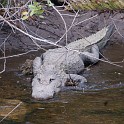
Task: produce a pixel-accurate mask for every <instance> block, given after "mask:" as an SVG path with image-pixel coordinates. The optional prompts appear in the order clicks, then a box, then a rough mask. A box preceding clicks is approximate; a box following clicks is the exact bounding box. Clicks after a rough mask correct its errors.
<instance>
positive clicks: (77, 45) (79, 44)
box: [67, 24, 115, 51]
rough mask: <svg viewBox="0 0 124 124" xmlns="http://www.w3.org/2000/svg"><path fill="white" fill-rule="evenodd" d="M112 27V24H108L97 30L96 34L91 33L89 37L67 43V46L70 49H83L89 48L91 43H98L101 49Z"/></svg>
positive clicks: (110, 33) (112, 29)
mask: <svg viewBox="0 0 124 124" xmlns="http://www.w3.org/2000/svg"><path fill="white" fill-rule="evenodd" d="M114 29H115V28H114V25H113V24H112V25H109V26H107V27H105V28H103V29H102V30H100V31H98V32H97V33H96V34H92V35H90V36H89V37H86V38H82V39H79V40H76V41H74V42H72V43H70V44H68V45H67V48H68V49H71V50H79V51H84V50H86V49H88V48H90V46H92V45H93V44H98V47H99V49H102V48H103V47H104V46H105V45H106V43H107V41H108V40H109V38H110V36H111V35H112V33H113V31H114ZM87 47H88V48H87Z"/></svg>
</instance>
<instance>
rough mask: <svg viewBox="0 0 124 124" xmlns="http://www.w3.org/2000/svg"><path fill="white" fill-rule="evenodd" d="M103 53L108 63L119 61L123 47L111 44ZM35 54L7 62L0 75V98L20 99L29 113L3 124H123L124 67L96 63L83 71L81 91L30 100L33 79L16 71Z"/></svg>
mask: <svg viewBox="0 0 124 124" xmlns="http://www.w3.org/2000/svg"><path fill="white" fill-rule="evenodd" d="M103 53H104V56H106V57H107V58H108V59H109V60H111V61H118V62H119V61H122V60H123V57H124V45H123V44H120V43H114V44H111V45H110V46H108V47H107V48H106V49H105V50H104V52H103ZM16 54H17V51H16ZM34 54H35V53H30V54H28V55H25V56H23V57H16V58H11V59H7V66H6V72H5V73H3V74H1V75H0V84H1V85H0V96H1V98H2V99H19V100H22V101H23V102H24V103H25V104H26V105H27V110H28V111H27V113H26V114H25V115H24V118H23V119H22V120H19V119H17V120H12V119H5V120H4V121H3V124H53V123H55V124H123V122H124V69H123V68H120V67H117V66H113V65H110V64H107V63H103V62H99V63H97V64H96V65H94V66H91V67H90V69H89V70H87V71H85V73H84V75H85V76H86V78H87V79H88V83H87V84H86V87H85V88H84V91H64V92H60V93H59V94H56V95H55V97H54V98H53V99H50V100H45V101H37V100H34V99H33V98H31V78H32V77H31V76H22V75H20V73H19V71H18V67H19V66H20V65H21V64H22V63H24V61H25V59H26V58H34V56H35V55H34ZM119 65H122V66H124V63H120V64H119ZM1 66H2V64H1ZM0 118H1V119H2V117H0Z"/></svg>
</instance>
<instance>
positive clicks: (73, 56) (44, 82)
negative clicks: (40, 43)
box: [32, 25, 114, 99]
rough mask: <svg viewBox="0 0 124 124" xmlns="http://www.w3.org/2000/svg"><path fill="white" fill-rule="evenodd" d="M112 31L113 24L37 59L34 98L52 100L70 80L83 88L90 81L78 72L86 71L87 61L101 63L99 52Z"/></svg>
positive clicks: (34, 67) (33, 89) (34, 63)
mask: <svg viewBox="0 0 124 124" xmlns="http://www.w3.org/2000/svg"><path fill="white" fill-rule="evenodd" d="M113 30H114V26H113V25H110V26H108V27H106V28H103V29H102V30H101V31H99V32H97V33H96V34H94V35H91V36H89V37H87V38H84V39H80V40H77V41H74V42H72V43H70V44H68V45H67V46H66V47H62V48H56V49H50V50H48V51H46V52H45V53H43V54H42V55H41V57H36V58H35V59H34V61H33V73H34V78H33V81H32V97H34V98H38V99H48V98H52V97H53V96H54V94H55V93H57V92H59V91H60V90H61V88H62V87H64V86H65V83H66V82H67V80H69V79H71V80H72V81H74V82H77V87H80V88H83V87H84V82H86V81H87V80H86V78H85V77H83V76H80V75H78V73H79V72H81V71H82V70H83V69H84V62H86V61H89V62H91V63H96V62H98V59H99V50H101V49H102V48H104V46H105V45H106V43H107V41H108V40H109V37H110V36H111V34H112V32H113Z"/></svg>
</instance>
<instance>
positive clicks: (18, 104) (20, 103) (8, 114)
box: [0, 102, 22, 123]
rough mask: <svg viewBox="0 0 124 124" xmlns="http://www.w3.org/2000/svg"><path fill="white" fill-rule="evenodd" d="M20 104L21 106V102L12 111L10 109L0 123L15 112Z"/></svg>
mask: <svg viewBox="0 0 124 124" xmlns="http://www.w3.org/2000/svg"><path fill="white" fill-rule="evenodd" d="M21 104H22V102H20V103H19V104H18V105H17V106H15V107H14V109H12V110H11V111H10V112H9V113H8V114H7V115H6V116H5V117H4V118H2V119H1V120H0V123H1V122H2V121H3V120H4V119H6V118H7V117H8V116H9V115H10V114H11V113H12V112H13V111H14V110H16V109H17V108H18V107H19V106H20V105H21Z"/></svg>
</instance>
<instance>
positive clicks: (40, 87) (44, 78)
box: [32, 69, 62, 99]
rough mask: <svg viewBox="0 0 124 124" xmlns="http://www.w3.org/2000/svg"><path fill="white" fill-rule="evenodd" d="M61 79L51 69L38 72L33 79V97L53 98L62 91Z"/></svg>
mask: <svg viewBox="0 0 124 124" xmlns="http://www.w3.org/2000/svg"><path fill="white" fill-rule="evenodd" d="M61 84H62V83H61V79H60V77H59V76H57V75H56V74H55V73H54V72H53V71H50V70H49V69H48V70H46V71H44V72H43V73H37V75H36V76H35V77H34V78H33V81H32V97H34V98H36V99H49V98H53V96H54V94H55V93H57V92H59V91H60V87H61Z"/></svg>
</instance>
